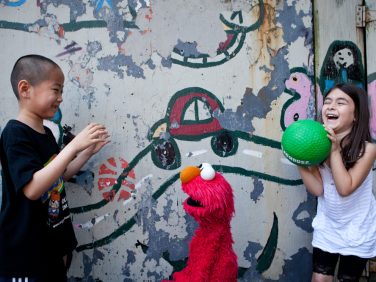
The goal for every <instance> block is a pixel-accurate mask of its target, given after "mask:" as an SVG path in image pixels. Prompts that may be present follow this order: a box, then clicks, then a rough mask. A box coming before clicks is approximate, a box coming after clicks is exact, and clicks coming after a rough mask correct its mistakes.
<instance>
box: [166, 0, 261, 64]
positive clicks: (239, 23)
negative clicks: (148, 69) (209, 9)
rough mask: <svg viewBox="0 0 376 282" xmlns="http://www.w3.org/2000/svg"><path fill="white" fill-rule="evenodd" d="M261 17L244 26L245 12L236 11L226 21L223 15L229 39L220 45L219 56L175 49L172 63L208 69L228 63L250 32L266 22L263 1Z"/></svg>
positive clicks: (222, 18) (259, 7)
mask: <svg viewBox="0 0 376 282" xmlns="http://www.w3.org/2000/svg"><path fill="white" fill-rule="evenodd" d="M255 7H258V9H259V12H258V14H259V17H258V19H257V21H256V22H255V23H253V24H251V25H248V26H247V25H244V24H243V12H242V11H234V12H233V13H232V14H231V16H230V18H229V19H226V18H225V16H224V15H223V14H221V15H220V17H219V18H220V20H221V22H222V23H223V25H224V30H225V32H226V35H227V39H226V41H224V42H221V43H219V46H218V49H217V52H216V53H217V54H216V56H214V57H210V55H208V54H194V55H185V54H184V50H182V49H179V48H177V47H175V48H174V49H173V51H172V54H171V61H172V62H173V63H174V64H178V65H182V66H185V67H190V68H208V67H214V66H218V65H221V64H224V63H226V62H227V61H229V60H231V59H232V58H234V57H235V56H236V55H237V54H238V53H239V51H240V50H241V49H242V47H243V45H244V41H245V38H246V35H247V33H248V32H251V31H254V30H256V29H258V28H259V27H260V26H261V24H262V22H263V21H264V15H265V7H264V3H263V1H262V0H259V3H258V5H256V6H253V7H252V9H253V8H255Z"/></svg>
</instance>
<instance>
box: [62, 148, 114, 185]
mask: <svg viewBox="0 0 376 282" xmlns="http://www.w3.org/2000/svg"><path fill="white" fill-rule="evenodd" d="M108 142H109V141H105V142H98V143H96V144H94V145H91V146H90V147H88V148H87V149H85V150H83V151H82V152H80V153H79V154H78V155H77V157H76V158H74V159H73V160H72V161H71V162H70V163H69V165H68V166H67V168H66V170H65V171H64V174H63V179H64V180H69V179H71V178H72V177H73V176H74V175H75V174H76V173H77V172H78V171H79V170H80V169H81V167H82V166H83V165H84V164H85V163H86V162H87V161H88V160H89V159H90V158H91V157H92V156H93V155H94V154H96V153H97V152H99V151H100V150H101V149H102V148H103V146H104V145H106V144H107V143H108Z"/></svg>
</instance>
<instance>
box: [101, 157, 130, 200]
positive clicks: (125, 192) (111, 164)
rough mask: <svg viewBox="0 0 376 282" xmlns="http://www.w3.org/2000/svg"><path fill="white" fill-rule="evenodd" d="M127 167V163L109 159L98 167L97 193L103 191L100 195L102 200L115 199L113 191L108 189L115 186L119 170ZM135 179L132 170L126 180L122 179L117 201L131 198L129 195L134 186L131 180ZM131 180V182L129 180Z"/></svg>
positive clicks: (120, 159)
mask: <svg viewBox="0 0 376 282" xmlns="http://www.w3.org/2000/svg"><path fill="white" fill-rule="evenodd" d="M128 166H129V164H128V162H127V161H125V160H124V159H122V158H118V159H117V158H113V157H112V158H109V159H107V160H106V161H105V162H104V163H103V164H102V165H101V166H100V167H99V172H98V174H99V179H98V189H99V191H104V192H103V193H102V195H103V198H104V199H105V200H106V201H113V200H114V198H115V194H116V192H115V190H113V189H110V190H109V191H107V189H108V188H109V187H111V188H112V186H113V185H115V183H116V181H117V178H118V175H117V174H118V171H119V169H122V170H124V169H125V168H127V167H128ZM135 178H136V175H135V173H134V170H131V171H130V172H129V173H128V180H126V179H123V181H122V182H121V188H120V194H119V195H118V199H117V200H118V201H125V200H128V199H129V198H130V197H131V193H132V192H133V190H134V189H135V185H134V183H133V181H132V180H134V179H135ZM130 179H132V180H130Z"/></svg>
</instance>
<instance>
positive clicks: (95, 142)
mask: <svg viewBox="0 0 376 282" xmlns="http://www.w3.org/2000/svg"><path fill="white" fill-rule="evenodd" d="M108 138H109V135H108V132H107V129H106V128H105V126H104V125H102V124H98V123H90V124H89V125H88V126H86V127H85V128H84V129H83V130H82V131H81V132H80V133H79V134H78V135H77V136H76V137H75V138H74V139H73V140H72V141H71V142H70V143H69V144H68V146H72V148H73V149H74V150H75V151H76V152H77V153H79V152H81V151H83V150H85V149H88V151H87V153H91V154H95V153H96V152H98V151H99V150H100V149H101V148H102V147H103V146H104V145H105V144H107V143H108V142H109V140H108ZM89 148H90V149H89Z"/></svg>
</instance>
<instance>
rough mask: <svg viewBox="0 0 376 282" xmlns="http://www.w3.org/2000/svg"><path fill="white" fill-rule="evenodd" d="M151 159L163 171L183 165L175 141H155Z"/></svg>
mask: <svg viewBox="0 0 376 282" xmlns="http://www.w3.org/2000/svg"><path fill="white" fill-rule="evenodd" d="M151 158H152V160H153V162H154V164H155V165H156V166H157V167H159V168H162V169H167V170H172V169H176V168H178V167H180V165H181V162H180V160H181V158H180V152H179V149H178V145H177V144H176V142H175V140H173V139H168V140H164V139H158V140H155V141H154V147H153V149H152V151H151Z"/></svg>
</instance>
